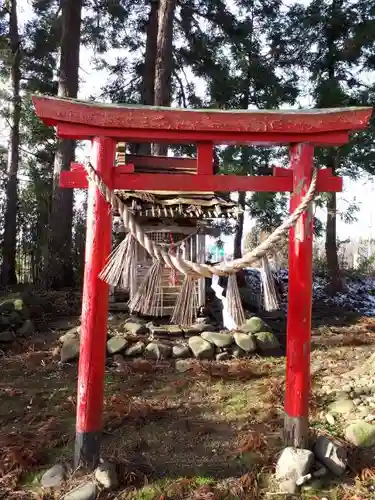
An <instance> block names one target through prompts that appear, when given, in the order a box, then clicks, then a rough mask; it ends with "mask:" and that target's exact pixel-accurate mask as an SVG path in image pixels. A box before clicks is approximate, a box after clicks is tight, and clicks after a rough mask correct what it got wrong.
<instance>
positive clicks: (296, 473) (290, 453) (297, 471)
mask: <svg viewBox="0 0 375 500" xmlns="http://www.w3.org/2000/svg"><path fill="white" fill-rule="evenodd" d="M313 463H314V454H313V452H312V451H310V450H303V449H298V448H293V447H291V446H289V447H288V448H285V449H284V450H283V451H282V453H281V455H280V457H279V459H278V461H277V464H276V472H275V476H276V479H278V480H279V487H280V490H281V491H282V492H284V493H289V494H294V493H296V491H297V489H298V487H297V484H296V481H297V479H299V478H300V477H302V476H305V475H306V474H308V473H309V472H310V469H311V467H312V465H313Z"/></svg>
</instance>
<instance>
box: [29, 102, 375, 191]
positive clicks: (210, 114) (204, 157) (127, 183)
mask: <svg viewBox="0 0 375 500" xmlns="http://www.w3.org/2000/svg"><path fill="white" fill-rule="evenodd" d="M33 102H34V105H35V109H36V113H37V115H38V116H39V117H40V118H41V119H42V120H43V122H44V123H45V124H47V125H53V126H55V127H56V132H57V135H58V136H59V137H61V138H70V139H78V140H84V139H92V138H93V137H110V138H113V139H115V140H117V141H119V140H126V141H128V142H142V141H144V142H166V143H169V144H173V143H179V144H181V143H191V144H194V143H196V144H197V168H196V174H197V175H199V176H200V177H199V180H198V179H197V178H196V177H195V176H191V175H181V174H176V175H173V176H171V175H160V174H142V175H139V174H138V173H137V171H136V170H134V166H132V165H124V166H120V167H119V168H116V169H115V170H114V172H113V176H112V187H113V188H114V189H120V190H121V189H127V190H135V191H151V190H164V191H165V190H169V191H181V190H186V191H275V192H278V191H292V190H293V181H292V172H291V171H290V170H287V169H277V168H276V169H274V172H273V173H274V175H273V177H269V176H256V177H255V176H254V177H249V176H236V175H227V176H225V177H224V176H213V175H212V173H213V169H212V164H213V160H212V158H213V149H212V148H213V145H214V144H243V145H244V144H250V143H251V144H258V145H272V144H273V145H277V144H294V143H309V144H312V145H317V146H338V145H342V144H344V143H346V142H347V141H348V136H349V132H350V131H353V130H360V129H363V128H365V127H366V126H367V124H368V120H369V117H370V115H371V111H372V110H371V108H344V109H338V108H333V109H324V110H318V109H316V110H297V111H295V110H285V111H284V110H280V111H270V110H262V111H259V110H256V111H254V110H235V111H216V110H211V109H207V110H185V109H175V108H161V107H147V106H127V105H121V104H99V103H96V102H85V101H78V100H73V99H58V98H55V97H45V96H34V97H33ZM73 170H74V171H73ZM87 185H88V184H87V179H86V174H85V172H84V170H83V168H79V167H77V165H75V166H74V168H72V171H71V172H69V173H63V175H62V177H61V187H71V188H72V187H74V188H86V187H87ZM341 188H342V184H341V180H340V179H339V178H337V177H332V176H331V172H330V171H329V170H328V169H326V170H324V171H321V172H319V177H318V184H317V190H318V191H341Z"/></svg>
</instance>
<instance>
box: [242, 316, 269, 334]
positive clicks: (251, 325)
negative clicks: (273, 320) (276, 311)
mask: <svg viewBox="0 0 375 500" xmlns="http://www.w3.org/2000/svg"><path fill="white" fill-rule="evenodd" d="M240 330H241V331H242V332H245V333H259V332H267V331H269V327H268V325H266V323H265V322H264V321H263V320H262V319H261V318H258V317H257V316H253V317H252V318H249V319H247V320H246V322H245V324H243V325H242V326H241V328H240Z"/></svg>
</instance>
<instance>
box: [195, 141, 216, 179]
mask: <svg viewBox="0 0 375 500" xmlns="http://www.w3.org/2000/svg"><path fill="white" fill-rule="evenodd" d="M213 163H214V146H213V144H212V142H199V143H198V144H197V164H198V166H197V173H198V175H213V173H214V164H213Z"/></svg>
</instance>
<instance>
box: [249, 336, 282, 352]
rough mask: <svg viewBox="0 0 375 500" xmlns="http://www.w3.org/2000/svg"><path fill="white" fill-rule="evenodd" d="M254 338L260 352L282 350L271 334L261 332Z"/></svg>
mask: <svg viewBox="0 0 375 500" xmlns="http://www.w3.org/2000/svg"><path fill="white" fill-rule="evenodd" d="M254 336H255V342H256V345H257V347H258V349H259V350H260V352H267V351H272V350H275V349H279V348H280V344H279V341H278V340H277V338H276V337H275V335H274V334H273V333H271V332H259V333H256V334H255V335H254Z"/></svg>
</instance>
